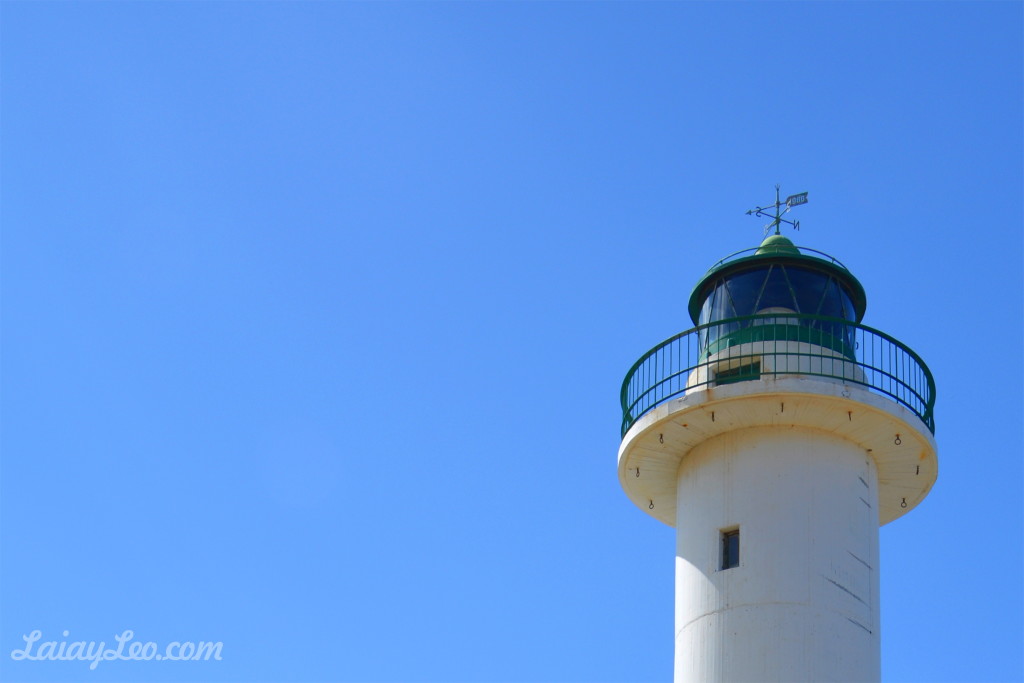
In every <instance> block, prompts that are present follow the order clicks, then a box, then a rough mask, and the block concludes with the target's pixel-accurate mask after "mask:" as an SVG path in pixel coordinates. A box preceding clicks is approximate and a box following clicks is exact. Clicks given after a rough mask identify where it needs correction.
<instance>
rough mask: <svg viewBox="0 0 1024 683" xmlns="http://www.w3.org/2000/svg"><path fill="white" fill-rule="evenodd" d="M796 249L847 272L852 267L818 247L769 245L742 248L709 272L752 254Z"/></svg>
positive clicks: (712, 267)
mask: <svg viewBox="0 0 1024 683" xmlns="http://www.w3.org/2000/svg"><path fill="white" fill-rule="evenodd" d="M794 251H796V252H797V253H799V255H800V256H813V257H814V258H818V259H821V260H823V261H828V262H829V263H831V264H833V265H835V266H839V267H840V268H842V269H843V270H845V271H847V272H849V271H850V269H849V268H847V267H846V266H845V265H843V263H842V262H841V261H840V260H839V259H837V258H836V257H835V256H830V255H828V254H826V253H825V252H823V251H818V250H817V249H811V248H809V247H798V246H796V245H785V246H782V245H777V246H772V245H769V246H761V247H750V248H749V249H741V250H740V251H737V252H735V253H732V254H729V255H728V256H726V257H725V258H723V259H719V260H718V261H716V262H715V263H714V264H713V265H712V266H711V267H710V268H708V271H707V272H708V273H710V272H712V271H714V270H718V269H719V268H721V267H722V266H724V265H725V264H727V263H732V262H733V261H739V260H740V259H745V258H748V257H750V256H758V255H762V254H764V255H769V256H786V255H789V254H792V253H793V252H794ZM705 275H707V273H705Z"/></svg>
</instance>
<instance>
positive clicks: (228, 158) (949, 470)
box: [0, 2, 1024, 683]
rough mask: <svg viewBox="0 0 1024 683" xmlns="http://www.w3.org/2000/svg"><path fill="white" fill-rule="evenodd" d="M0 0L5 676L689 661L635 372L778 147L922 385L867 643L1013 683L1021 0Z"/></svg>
mask: <svg viewBox="0 0 1024 683" xmlns="http://www.w3.org/2000/svg"><path fill="white" fill-rule="evenodd" d="M0 22H2V33H0V39H2V40H0V45H2V47H0V50H2V51H0V62H2V63H0V67H2V69H0V95H2V110H0V117H2V118H0V125H2V138H0V142H2V157H0V159H2V169H0V171H2V178H0V180H2V203H0V205H2V216H0V218H2V324H3V328H2V334H3V338H2V341H3V345H2V456H3V460H2V469H0V511H2V518H0V524H2V529H0V530H2V534H0V539H2V555H0V619H2V621H0V678H2V679H3V680H5V681H29V682H30V681H211V682H212V681H267V682H270V681H349V682H358V681H409V682H421V681H423V682H425V681H444V682H447V681H466V682H477V681H524V682H525V681H531V682H540V681H622V682H626V681H668V680H670V679H671V671H672V647H673V630H672V629H673V625H672V615H673V611H672V610H673V608H672V601H673V563H674V538H673V532H672V530H671V529H670V528H668V527H665V526H663V525H660V524H659V523H658V522H655V521H654V520H652V519H650V518H648V517H647V516H646V515H645V514H643V513H642V512H641V511H640V510H638V509H636V508H634V507H633V506H632V504H631V503H629V502H628V500H627V499H626V497H625V495H624V494H623V493H622V491H621V490H620V489H619V485H618V481H617V478H616V473H615V458H616V449H617V447H618V442H619V432H618V428H619V420H620V413H619V406H618V402H617V401H618V390H619V383H620V382H621V380H622V377H623V375H624V374H625V372H626V371H627V370H628V369H629V367H630V365H631V364H632V363H633V361H634V360H635V359H636V358H638V357H639V356H640V355H641V354H642V353H643V352H644V351H646V350H647V349H648V348H649V347H651V346H653V345H654V344H656V343H657V342H659V341H661V340H662V339H664V338H666V337H668V336H671V335H672V334H675V333H676V332H679V331H682V330H683V329H686V328H688V327H689V326H690V323H689V319H688V317H687V315H686V299H687V296H688V295H689V291H690V288H691V287H692V286H693V284H694V283H695V282H696V280H697V279H698V278H699V277H700V275H701V274H702V273H703V272H704V271H705V269H706V268H707V267H708V266H709V265H711V264H712V263H713V262H714V261H715V260H717V259H718V258H720V257H722V256H724V255H726V254H728V253H731V252H733V251H736V250H739V249H742V248H745V247H749V246H753V245H754V244H756V243H757V242H758V241H759V239H760V236H761V233H760V227H761V224H762V223H763V221H759V220H756V219H752V218H748V217H746V216H744V215H743V212H744V211H745V210H746V209H748V208H750V207H752V206H754V205H755V204H763V203H765V202H767V201H770V200H771V198H772V197H773V189H772V188H773V185H774V184H775V183H781V184H782V187H783V192H797V191H802V190H807V191H809V192H810V203H809V204H808V205H807V206H806V207H802V208H801V209H800V212H801V213H800V216H799V218H800V220H801V222H802V230H801V232H800V233H797V234H792V233H791V234H790V236H792V237H794V238H795V239H796V241H797V242H798V243H800V244H803V245H806V246H809V247H812V248H816V249H821V250H823V251H826V252H828V253H831V254H834V255H835V256H837V257H838V258H840V259H841V260H842V261H843V262H844V263H846V264H847V265H848V266H849V267H850V268H851V269H852V270H853V272H854V273H855V274H856V275H857V276H858V278H859V279H860V280H861V282H862V283H863V284H864V286H865V288H866V289H867V292H868V310H867V315H866V317H865V323H867V324H869V325H871V326H873V327H876V328H879V329H881V330H883V331H885V332H887V333H889V334H891V335H893V336H895V337H896V338H898V339H900V340H902V341H904V342H905V343H907V344H908V345H910V346H911V347H913V348H914V349H915V350H916V351H917V352H918V353H920V355H921V356H923V358H924V359H925V360H926V361H927V362H928V364H929V365H930V367H931V369H932V371H933V372H934V375H935V377H936V381H937V384H938V405H937V412H936V422H937V432H936V436H937V439H938V443H939V449H940V451H939V458H940V475H939V480H938V483H937V484H936V487H935V489H934V490H933V492H932V494H931V495H930V497H929V498H928V499H927V500H926V501H925V502H924V503H923V504H922V505H921V506H920V507H919V508H918V509H916V510H915V511H914V512H913V513H912V514H910V515H909V516H907V517H905V518H903V519H901V520H898V521H896V522H894V523H893V524H891V525H889V526H886V527H884V528H883V529H882V530H881V542H882V568H881V580H882V610H883V616H882V622H883V633H882V640H883V673H884V678H885V680H886V681H889V682H893V683H895V682H910V681H921V682H938V681H970V682H974V681H982V682H987V681H1014V680H1020V679H1021V677H1022V659H1021V647H1022V646H1021V643H1022V641H1024V634H1022V614H1024V606H1022V594H1021V591H1022V588H1021V584H1022V580H1021V576H1022V555H1021V538H1022V535H1024V531H1022V519H1024V510H1022V504H1021V498H1022V495H1021V492H1022V466H1021V464H1022V428H1021V421H1022V384H1024V382H1022V378H1024V372H1022V360H1021V356H1022V347H1024V339H1022V318H1024V316H1022V312H1024V302H1022V290H1024V283H1022V262H1024V250H1022V239H1021V233H1022V222H1024V211H1022V187H1024V174H1022V156H1024V155H1022V131H1024V114H1022V93H1024V80H1022V64H1024V50H1022V35H1024V21H1022V5H1021V3H1013V2H972V3H955V2H943V3H926V2H915V3H881V2H875V3H793V4H773V3H757V4H747V3H739V2H733V3H722V4H704V3H679V4H673V3H649V4H641V3H633V4H610V3H609V4H605V3H600V4H598V3H593V4H591V3H557V4H547V3H524V4H518V3H516V4H513V3H501V4H498V3H494V4H469V3H443V4H378V3H352V4H347V3H328V2H319V3H283V2H282V3H272V2H260V3H243V2H190V3H170V2H168V3H128V2H118V3H112V2H110V3H105V2H95V3H93V2H89V3H85V2H80V3H73V2H32V3H28V2H3V3H0ZM34 629H40V630H41V631H42V632H43V634H44V637H46V638H50V639H62V638H61V635H60V634H61V632H62V631H64V630H68V631H69V633H70V637H69V638H68V640H71V641H74V640H86V641H91V640H96V641H99V640H106V641H112V639H113V636H114V635H115V634H118V633H121V632H122V631H124V630H125V629H132V630H134V631H135V633H136V639H137V640H143V641H147V640H151V641H155V642H157V643H160V644H161V645H163V644H166V643H168V642H170V641H175V640H178V641H184V640H193V641H198V640H213V641H222V642H223V643H224V649H223V659H222V661H220V662H205V663H204V662H120V661H113V662H104V663H102V664H101V665H100V666H99V667H98V668H97V669H96V670H95V671H90V670H89V669H88V666H87V665H86V664H84V663H80V662H25V661H22V662H15V661H12V660H11V658H10V655H9V653H10V651H11V650H13V649H16V648H18V647H20V646H22V645H23V641H22V639H21V638H22V635H23V634H26V633H29V632H30V631H32V630H34Z"/></svg>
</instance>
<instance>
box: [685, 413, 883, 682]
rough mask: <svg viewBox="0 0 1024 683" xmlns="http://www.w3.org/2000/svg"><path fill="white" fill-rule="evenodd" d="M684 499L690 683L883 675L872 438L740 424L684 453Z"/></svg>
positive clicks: (851, 678)
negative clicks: (731, 539) (734, 544)
mask: <svg viewBox="0 0 1024 683" xmlns="http://www.w3.org/2000/svg"><path fill="white" fill-rule="evenodd" d="M755 400H756V399H755ZM676 500H677V509H676V610H675V618H676V661H675V680H676V681H677V683H681V682H693V683H697V682H706V681H773V680H774V681H778V680H790V681H877V680H879V678H880V675H881V674H880V671H881V665H880V641H879V600H878V470H877V468H876V466H875V463H874V462H873V460H872V459H871V458H870V457H869V456H867V455H866V454H865V452H864V450H863V449H862V448H860V447H858V446H857V445H856V444H854V443H852V442H850V441H847V440H845V439H843V438H840V437H836V436H834V435H831V434H828V433H824V432H820V431H815V430H808V429H783V430H780V429H778V428H776V427H751V428H746V429H740V430H738V431H733V432H727V433H725V434H721V435H719V436H716V437H714V438H712V439H710V440H708V441H705V442H704V443H702V444H700V445H699V446H697V447H696V448H694V449H693V450H692V451H690V452H689V453H688V454H687V456H686V457H685V458H684V459H683V461H682V463H681V465H680V468H679V476H678V482H677V495H676ZM735 531H738V533H739V544H738V546H739V564H738V566H735V567H732V568H723V566H722V564H723V559H724V558H723V543H722V536H723V534H724V533H727V532H735Z"/></svg>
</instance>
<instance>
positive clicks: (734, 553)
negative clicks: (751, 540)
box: [721, 529, 740, 569]
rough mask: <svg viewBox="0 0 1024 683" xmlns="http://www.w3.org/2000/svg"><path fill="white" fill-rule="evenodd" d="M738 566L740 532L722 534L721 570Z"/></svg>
mask: <svg viewBox="0 0 1024 683" xmlns="http://www.w3.org/2000/svg"><path fill="white" fill-rule="evenodd" d="M738 566H740V530H739V529H730V530H729V531H723V532H722V567H721V568H722V569H732V568H733V567H738Z"/></svg>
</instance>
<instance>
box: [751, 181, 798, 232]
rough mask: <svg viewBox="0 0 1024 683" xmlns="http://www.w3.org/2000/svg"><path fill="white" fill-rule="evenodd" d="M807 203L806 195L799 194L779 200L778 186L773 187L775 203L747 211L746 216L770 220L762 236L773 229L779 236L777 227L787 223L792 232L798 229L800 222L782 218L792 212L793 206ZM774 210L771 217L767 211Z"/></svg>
mask: <svg viewBox="0 0 1024 683" xmlns="http://www.w3.org/2000/svg"><path fill="white" fill-rule="evenodd" d="M806 203H807V193H806V192H801V193H800V194H791V195H789V196H788V197H786V201H780V200H779V186H778V185H776V186H775V203H774V204H769V205H768V206H758V207H755V208H753V209H751V210H750V211H747V215H748V216H750V215H754V216H763V217H765V218H771V219H772V222H771V223H769V224H767V225H766V226H764V234H766V235H767V234H768V231H769V230H771V229H772V228H775V234H776V235H779V234H781V233H780V232H779V226H780V225H782V224H783V223H789V224H790V225H792V226H793V229H794V230H799V229H800V221H787V220H786V219H785V218H783V216H785V215H786V214H787V213H789V212H790V210H792V208H793V207H794V206H800V205H801V204H806ZM782 207H786V210H785V211H782ZM771 209H775V215H774V216H773V215H772V214H771V213H769V211H770V210H771Z"/></svg>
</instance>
